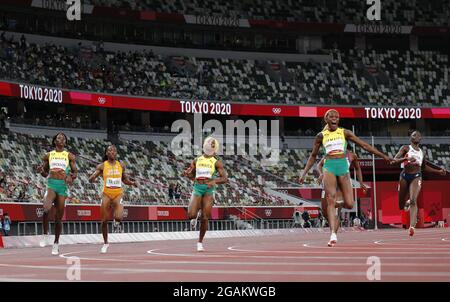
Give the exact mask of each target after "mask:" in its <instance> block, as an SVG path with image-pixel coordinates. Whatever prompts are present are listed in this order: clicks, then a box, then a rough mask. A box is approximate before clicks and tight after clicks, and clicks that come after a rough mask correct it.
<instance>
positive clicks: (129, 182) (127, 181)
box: [120, 163, 139, 188]
mask: <svg viewBox="0 0 450 302" xmlns="http://www.w3.org/2000/svg"><path fill="white" fill-rule="evenodd" d="M120 165H121V166H122V182H123V183H124V184H126V185H128V186H133V187H136V188H137V187H138V186H139V183H138V182H137V181H132V180H131V179H130V177H129V176H128V173H126V169H125V164H123V163H121V164H120Z"/></svg>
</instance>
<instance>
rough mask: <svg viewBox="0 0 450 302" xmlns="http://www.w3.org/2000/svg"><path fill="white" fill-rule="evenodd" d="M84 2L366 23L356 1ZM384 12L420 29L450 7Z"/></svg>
mask: <svg viewBox="0 0 450 302" xmlns="http://www.w3.org/2000/svg"><path fill="white" fill-rule="evenodd" d="M86 3H89V4H93V5H96V6H109V7H120V8H127V9H132V10H139V11H156V12H162V13H177V14H191V15H194V14H204V15H212V16H232V17H239V18H248V19H253V20H279V21H290V22H328V23H355V24H359V23H364V22H365V19H364V18H365V16H364V15H363V14H358V12H360V11H364V10H365V9H367V5H366V3H365V2H364V1H358V0H343V1H338V0H319V1H313V2H312V1H308V0H297V1H291V0H281V1H276V0H244V1H241V0H233V1H227V2H221V3H217V2H216V1H212V0H188V1H176V0H158V1H154V0H144V1H141V0H115V1H105V0H88V1H87V2H86ZM339 8H345V9H339ZM443 8H444V9H443ZM383 9H384V11H385V12H386V13H385V14H384V15H383V22H384V23H385V24H392V25H421V26H427V25H434V26H435V25H436V24H440V25H448V24H449V19H448V15H449V12H450V5H449V4H448V2H445V1H444V0H436V1H419V0H413V1H406V0H402V1H395V0H384V1H383Z"/></svg>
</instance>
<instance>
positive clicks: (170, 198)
mask: <svg viewBox="0 0 450 302" xmlns="http://www.w3.org/2000/svg"><path fill="white" fill-rule="evenodd" d="M174 197H175V194H174V185H173V184H169V201H172V200H173V199H174Z"/></svg>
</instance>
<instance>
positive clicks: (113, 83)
mask: <svg viewBox="0 0 450 302" xmlns="http://www.w3.org/2000/svg"><path fill="white" fill-rule="evenodd" d="M329 53H330V54H331V55H332V61H331V62H329V63H319V62H314V61H310V62H304V63H299V62H296V63H293V62H271V61H256V60H232V59H227V58H222V59H210V58H198V57H183V56H165V57H164V56H161V55H154V54H153V53H152V52H149V51H140V52H137V51H136V52H128V53H125V52H105V51H103V50H98V49H95V50H93V49H92V48H90V47H87V46H83V47H74V48H73V49H68V48H64V47H62V46H58V45H43V46H42V45H36V44H31V45H29V44H27V46H26V47H23V46H21V45H20V43H14V42H10V41H3V42H2V43H1V49H0V78H2V79H9V80H14V81H22V82H26V83H30V84H41V85H48V86H53V87H62V88H72V89H79V90H89V91H98V92H109V93H118V94H130V95H145V96H155V97H171V98H183V99H200V100H221V101H234V102H242V101H243V102H261V103H286V104H317V103H328V104H329V103H332V104H343V105H346V104H352V105H367V104H372V105H379V106H391V105H393V104H395V105H414V106H432V105H433V106H448V105H449V104H450V87H449V85H450V82H449V78H448V74H449V67H448V66H449V64H448V63H449V61H448V56H447V55H444V54H442V53H439V52H433V51H398V50H393V51H375V50H365V51H363V50H348V51H342V50H330V51H329ZM50 63H51V64H50Z"/></svg>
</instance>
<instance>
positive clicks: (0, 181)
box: [0, 172, 6, 188]
mask: <svg viewBox="0 0 450 302" xmlns="http://www.w3.org/2000/svg"><path fill="white" fill-rule="evenodd" d="M5 186H6V174H5V173H3V172H0V188H4V187H5Z"/></svg>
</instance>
